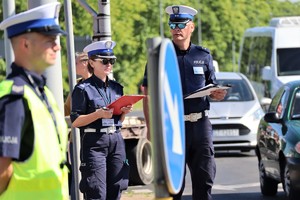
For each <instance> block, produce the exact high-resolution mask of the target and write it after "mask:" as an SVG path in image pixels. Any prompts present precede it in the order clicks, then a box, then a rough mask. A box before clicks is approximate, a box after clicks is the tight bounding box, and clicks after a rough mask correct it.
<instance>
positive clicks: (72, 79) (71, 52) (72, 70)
mask: <svg viewBox="0 0 300 200" xmlns="http://www.w3.org/2000/svg"><path fill="white" fill-rule="evenodd" d="M64 12H65V18H66V21H65V24H66V31H67V33H68V35H67V59H68V69H69V86H70V94H72V91H73V88H74V87H75V85H76V84H77V81H76V63H75V47H74V34H73V33H74V32H73V20H72V16H73V15H72V4H71V1H70V0H64ZM71 105H72V101H71ZM71 134H72V144H73V145H72V148H73V149H72V150H73V154H72V155H71V156H73V163H72V166H73V169H72V170H73V171H72V173H73V175H74V177H73V178H74V180H73V182H74V190H73V189H72V188H71V199H72V200H73V199H74V198H75V200H79V199H80V200H81V199H83V195H82V193H81V192H79V181H80V180H81V173H80V172H79V163H80V162H79V161H80V157H79V149H80V138H79V131H78V129H77V128H74V127H72V133H71ZM72 186H73V185H69V187H72Z"/></svg>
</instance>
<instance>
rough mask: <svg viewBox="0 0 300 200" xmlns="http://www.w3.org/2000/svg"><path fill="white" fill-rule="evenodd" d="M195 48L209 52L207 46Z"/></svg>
mask: <svg viewBox="0 0 300 200" xmlns="http://www.w3.org/2000/svg"><path fill="white" fill-rule="evenodd" d="M196 48H197V49H199V50H201V51H205V52H206V53H210V50H209V49H208V48H205V47H203V46H196Z"/></svg>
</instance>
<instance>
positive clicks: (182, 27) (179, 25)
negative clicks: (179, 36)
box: [169, 22, 188, 30]
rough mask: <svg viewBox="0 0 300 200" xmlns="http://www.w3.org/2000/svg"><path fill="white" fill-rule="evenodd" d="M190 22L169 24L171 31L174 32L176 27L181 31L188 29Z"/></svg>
mask: <svg viewBox="0 0 300 200" xmlns="http://www.w3.org/2000/svg"><path fill="white" fill-rule="evenodd" d="M187 23H188V22H176V23H174V22H169V26H170V29H172V30H174V29H175V28H176V27H178V28H179V29H184V28H185V27H186V24H187Z"/></svg>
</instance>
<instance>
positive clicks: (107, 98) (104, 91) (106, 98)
mask: <svg viewBox="0 0 300 200" xmlns="http://www.w3.org/2000/svg"><path fill="white" fill-rule="evenodd" d="M93 82H94V83H95V85H96V89H97V91H98V93H99V94H100V96H101V97H102V98H103V100H104V103H105V106H106V105H108V104H110V102H111V93H110V89H109V87H105V88H104V89H101V88H100V87H99V86H98V84H97V83H96V81H94V80H93Z"/></svg>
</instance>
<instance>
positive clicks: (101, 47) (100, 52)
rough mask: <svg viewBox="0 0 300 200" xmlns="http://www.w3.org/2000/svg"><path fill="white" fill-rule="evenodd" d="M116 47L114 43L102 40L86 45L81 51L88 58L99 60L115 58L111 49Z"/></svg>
mask: <svg viewBox="0 0 300 200" xmlns="http://www.w3.org/2000/svg"><path fill="white" fill-rule="evenodd" d="M115 46H116V43H115V42H114V41H111V40H102V41H97V42H93V43H91V44H89V45H87V46H86V47H85V48H84V49H83V51H84V52H86V53H87V54H88V56H89V58H90V57H99V58H116V56H115V55H114V51H113V48H114V47H115Z"/></svg>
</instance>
